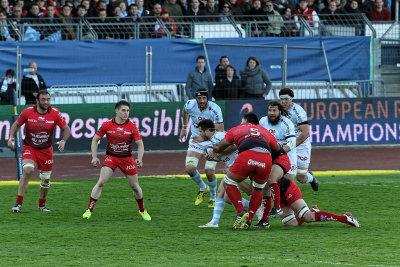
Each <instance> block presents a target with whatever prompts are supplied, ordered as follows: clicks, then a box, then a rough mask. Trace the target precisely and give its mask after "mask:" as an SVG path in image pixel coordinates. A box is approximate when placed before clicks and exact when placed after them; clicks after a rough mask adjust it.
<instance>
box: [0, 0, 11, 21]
mask: <svg viewBox="0 0 400 267" xmlns="http://www.w3.org/2000/svg"><path fill="white" fill-rule="evenodd" d="M12 8H13V7H12V6H10V3H9V2H8V0H0V11H4V12H5V13H6V16H7V17H8V16H11V13H12V12H11V10H12Z"/></svg>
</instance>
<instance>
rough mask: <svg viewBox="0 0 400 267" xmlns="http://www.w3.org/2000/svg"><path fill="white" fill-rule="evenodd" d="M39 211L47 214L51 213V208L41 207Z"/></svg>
mask: <svg viewBox="0 0 400 267" xmlns="http://www.w3.org/2000/svg"><path fill="white" fill-rule="evenodd" d="M38 210H39V211H45V212H51V210H50V209H49V208H47V207H46V206H40V207H39V208H38Z"/></svg>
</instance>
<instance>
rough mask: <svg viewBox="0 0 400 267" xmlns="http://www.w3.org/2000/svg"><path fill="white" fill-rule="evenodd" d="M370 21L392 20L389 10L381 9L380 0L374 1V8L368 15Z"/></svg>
mask: <svg viewBox="0 0 400 267" xmlns="http://www.w3.org/2000/svg"><path fill="white" fill-rule="evenodd" d="M368 17H369V19H370V20H371V21H388V20H392V17H391V14H390V11H389V9H387V8H386V7H383V1H382V0H375V7H374V8H373V9H372V10H371V11H370V12H369V13H368Z"/></svg>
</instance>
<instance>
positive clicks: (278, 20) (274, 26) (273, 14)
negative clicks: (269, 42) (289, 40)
mask: <svg viewBox="0 0 400 267" xmlns="http://www.w3.org/2000/svg"><path fill="white" fill-rule="evenodd" d="M265 13H267V17H268V21H269V23H268V28H267V29H266V31H265V35H266V36H272V37H279V36H280V35H281V27H282V26H283V19H282V17H281V14H279V12H278V11H276V10H274V4H273V3H272V1H271V0H267V1H266V2H265Z"/></svg>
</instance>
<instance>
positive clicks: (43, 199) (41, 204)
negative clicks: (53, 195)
mask: <svg viewBox="0 0 400 267" xmlns="http://www.w3.org/2000/svg"><path fill="white" fill-rule="evenodd" d="M44 205H46V199H45V198H39V207H43V206H44Z"/></svg>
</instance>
